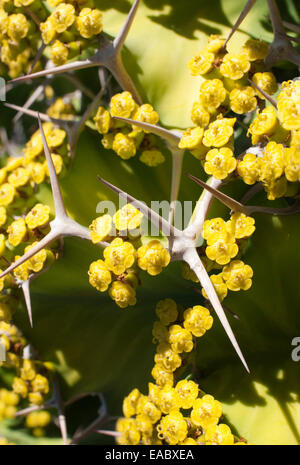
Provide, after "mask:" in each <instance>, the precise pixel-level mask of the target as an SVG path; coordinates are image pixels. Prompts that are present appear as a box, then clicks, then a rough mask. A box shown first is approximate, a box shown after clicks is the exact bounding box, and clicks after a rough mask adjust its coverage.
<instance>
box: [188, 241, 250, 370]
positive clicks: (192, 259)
mask: <svg viewBox="0 0 300 465" xmlns="http://www.w3.org/2000/svg"><path fill="white" fill-rule="evenodd" d="M183 259H184V261H185V262H186V263H187V264H188V265H189V266H190V268H191V270H193V271H194V273H195V274H196V276H197V277H198V279H199V281H200V283H201V285H202V287H203V289H204V290H205V292H206V294H207V296H208V298H209V301H210V303H211V305H212V306H213V308H214V310H215V312H216V314H217V315H218V318H219V320H220V322H221V324H222V326H223V328H224V329H225V332H226V334H227V336H228V337H229V340H230V341H231V344H232V345H233V347H234V349H235V351H236V353H237V354H238V356H239V358H240V359H241V361H242V363H243V365H244V367H245V368H246V370H247V372H248V373H250V370H249V368H248V365H247V363H246V360H245V359H244V356H243V354H242V351H241V349H240V347H239V345H238V343H237V340H236V337H235V335H234V333H233V331H232V329H231V327H230V324H229V322H228V320H227V317H226V315H225V312H224V309H223V307H222V305H221V303H220V301H219V297H218V295H217V293H216V290H215V288H214V286H213V284H212V282H211V280H210V278H209V275H208V273H207V271H206V269H205V267H204V265H203V263H202V262H201V260H200V257H199V255H198V254H197V252H196V249H195V248H188V249H186V250H185V252H184V253H183Z"/></svg>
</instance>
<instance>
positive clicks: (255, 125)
mask: <svg viewBox="0 0 300 465" xmlns="http://www.w3.org/2000/svg"><path fill="white" fill-rule="evenodd" d="M277 127H278V119H277V115H276V111H275V109H274V108H273V107H271V106H269V107H266V108H264V109H263V110H262V111H261V112H259V113H258V114H257V115H256V117H255V119H254V120H253V121H252V123H251V124H250V126H249V130H248V133H250V134H252V143H253V144H257V143H258V142H260V141H261V140H262V139H263V137H264V136H267V137H269V136H271V135H272V134H274V132H275V131H276V129H277Z"/></svg>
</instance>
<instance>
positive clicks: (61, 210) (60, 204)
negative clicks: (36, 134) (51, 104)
mask: <svg viewBox="0 0 300 465" xmlns="http://www.w3.org/2000/svg"><path fill="white" fill-rule="evenodd" d="M37 116H38V121H39V128H40V131H41V135H42V140H43V146H44V152H45V156H46V160H47V165H48V170H49V177H50V184H51V189H52V195H53V200H54V207H55V216H56V218H63V217H66V216H67V212H66V209H65V206H64V201H63V198H62V194H61V190H60V187H59V183H58V179H57V175H56V172H55V167H54V164H53V160H52V157H51V153H50V149H49V146H48V143H47V140H46V137H45V133H44V130H43V126H42V121H41V118H40V115H39V113H38V115H37Z"/></svg>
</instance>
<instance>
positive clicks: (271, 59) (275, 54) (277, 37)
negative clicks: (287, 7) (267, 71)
mask: <svg viewBox="0 0 300 465" xmlns="http://www.w3.org/2000/svg"><path fill="white" fill-rule="evenodd" d="M267 2H268V7H269V12H270V18H271V22H272V27H273V33H274V39H273V42H272V43H271V45H270V47H269V53H268V55H267V57H266V58H265V60H264V61H265V65H266V66H267V67H268V68H270V67H271V66H273V65H274V64H275V63H278V62H279V61H285V60H288V61H290V62H292V63H294V64H295V65H297V66H300V55H299V54H298V53H297V52H296V50H295V49H294V47H293V46H292V44H291V42H290V39H289V37H288V36H287V35H286V33H285V29H284V25H283V23H282V20H281V16H280V13H279V9H278V6H277V3H276V1H275V0H267Z"/></svg>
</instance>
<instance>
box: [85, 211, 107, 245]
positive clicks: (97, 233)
mask: <svg viewBox="0 0 300 465" xmlns="http://www.w3.org/2000/svg"><path fill="white" fill-rule="evenodd" d="M89 228H90V230H91V239H92V242H93V244H97V242H100V241H105V240H107V239H108V237H109V235H110V233H111V231H112V217H111V216H110V215H102V216H99V217H98V218H96V219H95V220H94V221H93V222H92V224H91V225H90V226H89Z"/></svg>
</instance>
